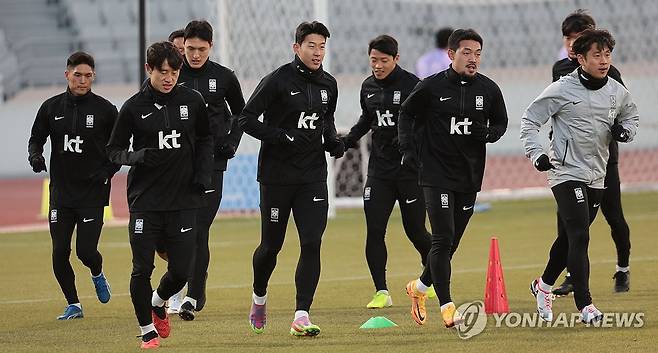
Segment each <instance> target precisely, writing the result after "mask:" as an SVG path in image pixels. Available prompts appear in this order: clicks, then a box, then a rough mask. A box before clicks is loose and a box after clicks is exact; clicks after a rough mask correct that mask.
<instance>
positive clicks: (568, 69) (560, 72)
mask: <svg viewBox="0 0 658 353" xmlns="http://www.w3.org/2000/svg"><path fill="white" fill-rule="evenodd" d="M578 67H580V64H578V60H571V59H569V58H564V59H562V60H558V61H556V62H555V64H553V82H555V81H557V80H559V79H560V77H562V76H566V75H568V74H570V73H572V72H573V71H574V70H575V69H577V68H578ZM608 77H611V78H613V79H615V81H617V82H619V83H621V84H622V85H623V86H624V87H626V85H624V81H622V80H621V73H620V72H619V70H617V68H616V67H614V66H613V65H610V69H609V70H608ZM551 137H552V134H551ZM608 150H609V152H610V158H609V159H608V164H617V163H619V145H617V141H615V140H612V141H611V142H610V147H609V149H608Z"/></svg>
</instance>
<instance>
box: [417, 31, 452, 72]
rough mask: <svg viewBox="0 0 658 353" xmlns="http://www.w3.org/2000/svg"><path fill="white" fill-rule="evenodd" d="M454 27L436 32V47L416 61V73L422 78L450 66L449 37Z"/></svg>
mask: <svg viewBox="0 0 658 353" xmlns="http://www.w3.org/2000/svg"><path fill="white" fill-rule="evenodd" d="M453 30H454V29H453V28H451V27H444V28H441V29H439V30H438V31H437V32H436V33H435V34H434V44H435V46H436V47H435V48H434V49H432V50H430V51H429V52H427V53H425V54H424V55H423V56H421V57H420V58H418V61H417V62H416V75H418V77H420V78H421V79H424V78H426V77H429V76H432V75H434V74H435V73H437V72H441V71H443V70H445V69H447V68H448V66H450V58H449V57H448V38H450V34H452V31H453Z"/></svg>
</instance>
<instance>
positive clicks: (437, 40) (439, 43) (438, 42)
mask: <svg viewBox="0 0 658 353" xmlns="http://www.w3.org/2000/svg"><path fill="white" fill-rule="evenodd" d="M453 31H454V29H453V28H452V27H443V28H441V29H439V30H438V31H436V33H435V34H434V45H435V46H436V47H437V48H439V49H446V48H448V38H450V35H451V34H452V32H453Z"/></svg>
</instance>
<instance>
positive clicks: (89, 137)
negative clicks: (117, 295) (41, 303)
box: [28, 52, 119, 320]
mask: <svg viewBox="0 0 658 353" xmlns="http://www.w3.org/2000/svg"><path fill="white" fill-rule="evenodd" d="M94 69H95V65H94V58H93V57H92V56H91V55H89V54H87V53H84V52H76V53H73V54H72V55H71V56H70V57H69V58H68V59H67V60H66V71H65V72H64V77H66V81H67V82H68V87H67V89H66V92H64V93H61V94H58V95H56V96H54V97H51V98H49V99H48V100H46V101H45V102H44V103H43V104H42V105H41V108H39V112H38V113H37V116H36V119H35V120H34V124H33V125H32V133H31V135H30V140H29V142H28V153H29V157H28V161H29V162H30V166H31V167H32V170H33V171H34V172H35V173H39V172H42V171H47V170H46V160H45V159H44V157H43V145H44V144H45V143H46V139H47V138H48V137H49V136H50V144H51V151H52V152H51V154H50V219H49V226H50V237H51V240H52V243H53V254H52V261H53V272H54V273H55V278H57V282H58V283H59V286H60V288H61V289H62V292H63V293H64V297H65V298H66V301H67V302H68V306H67V307H66V309H65V310H64V313H63V314H62V315H60V316H58V317H57V319H58V320H69V319H78V318H82V317H83V313H82V305H81V304H80V300H79V298H78V292H77V290H76V288H75V273H74V272H73V268H72V267H71V263H70V262H69V256H70V255H71V238H72V237H73V228H74V227H75V228H76V229H77V236H76V241H75V247H76V249H75V250H76V254H77V256H78V259H80V261H82V263H83V264H84V265H85V266H87V267H88V268H89V270H90V271H91V280H92V281H93V283H94V287H95V288H96V295H97V296H98V300H100V302H101V303H107V302H108V301H109V300H110V297H111V292H110V284H109V283H108V282H107V279H106V278H105V275H104V274H103V257H102V256H101V254H100V253H99V252H98V241H99V239H100V236H101V230H102V228H103V207H104V206H107V205H108V203H109V199H110V180H111V179H112V176H113V175H114V173H116V172H117V171H118V170H119V166H118V165H116V164H113V163H111V162H110V160H109V159H108V158H107V155H106V154H105V144H106V143H107V140H108V139H109V137H110V133H111V132H112V127H113V126H114V122H115V121H116V118H117V108H116V107H115V106H114V105H112V103H110V102H109V101H107V100H106V99H104V98H103V97H101V96H99V95H96V94H94V93H93V92H92V91H91V86H92V83H93V81H94V78H95V75H96V74H95V72H94Z"/></svg>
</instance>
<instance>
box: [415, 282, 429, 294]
mask: <svg viewBox="0 0 658 353" xmlns="http://www.w3.org/2000/svg"><path fill="white" fill-rule="evenodd" d="M427 289H429V286H426V285H425V283H423V281H421V280H420V278H419V279H418V280H417V281H416V290H417V291H419V292H420V293H425V292H427Z"/></svg>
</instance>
